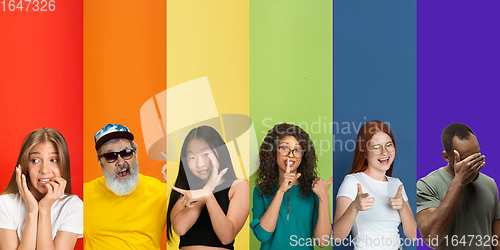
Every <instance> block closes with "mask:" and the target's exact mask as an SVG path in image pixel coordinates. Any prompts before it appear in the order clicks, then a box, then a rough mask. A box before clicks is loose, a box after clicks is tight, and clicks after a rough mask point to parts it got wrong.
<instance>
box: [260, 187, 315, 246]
mask: <svg viewBox="0 0 500 250" xmlns="http://www.w3.org/2000/svg"><path fill="white" fill-rule="evenodd" d="M277 188H278V185H276V190H277ZM289 190H290V193H289V195H290V197H289V198H290V201H289V206H288V201H287V193H285V194H284V195H283V201H282V202H281V207H280V212H279V215H278V221H277V222H276V228H275V229H274V231H273V232H268V231H266V230H264V228H262V226H261V225H260V218H261V217H262V216H263V215H264V213H265V212H266V211H267V209H268V208H269V206H270V205H271V202H272V201H273V198H274V195H272V196H270V197H262V196H261V195H259V189H258V187H255V188H254V190H253V208H252V213H253V221H252V222H250V227H251V228H252V231H253V233H254V235H255V237H256V238H257V239H258V240H259V241H260V242H261V245H260V249H262V250H267V249H313V248H314V247H313V246H314V228H315V227H316V220H317V219H318V207H319V199H318V196H317V195H316V194H315V193H313V192H312V191H311V193H310V194H309V195H308V196H307V197H305V198H304V199H302V197H300V195H299V186H298V185H294V186H292V187H291V188H290V189H289ZM288 207H289V217H288V220H287V210H288Z"/></svg>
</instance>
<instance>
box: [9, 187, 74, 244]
mask: <svg viewBox="0 0 500 250" xmlns="http://www.w3.org/2000/svg"><path fill="white" fill-rule="evenodd" d="M50 210H51V211H50V219H51V220H52V223H51V225H52V240H54V238H55V237H56V234H57V231H66V232H71V233H76V234H78V238H82V237H83V202H82V200H80V198H78V196H76V195H70V196H68V195H63V196H61V198H60V199H58V200H57V201H55V202H54V204H53V205H52V208H51V209H50ZM27 212H28V208H27V207H26V204H25V203H24V201H23V199H22V198H21V195H19V194H4V195H0V228H4V229H12V230H16V231H17V236H18V240H19V242H20V241H21V238H22V235H23V230H24V223H25V221H26V214H27Z"/></svg>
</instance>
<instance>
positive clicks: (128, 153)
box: [99, 148, 135, 163]
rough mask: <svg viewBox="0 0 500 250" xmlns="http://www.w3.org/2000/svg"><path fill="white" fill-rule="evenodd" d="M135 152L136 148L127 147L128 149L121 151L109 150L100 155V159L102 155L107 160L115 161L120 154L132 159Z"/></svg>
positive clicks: (125, 158)
mask: <svg viewBox="0 0 500 250" xmlns="http://www.w3.org/2000/svg"><path fill="white" fill-rule="evenodd" d="M134 152H135V149H133V148H127V149H124V150H122V151H120V152H109V153H105V154H102V155H99V159H101V157H104V159H105V160H106V162H108V163H113V162H115V161H116V160H118V155H120V156H121V157H122V159H124V160H130V159H132V157H134Z"/></svg>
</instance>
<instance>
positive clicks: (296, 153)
mask: <svg viewBox="0 0 500 250" xmlns="http://www.w3.org/2000/svg"><path fill="white" fill-rule="evenodd" d="M278 152H279V153H280V155H281V156H283V157H287V156H288V155H290V152H291V153H292V155H293V157H295V158H302V156H304V153H305V150H304V149H300V148H296V149H294V150H291V149H290V148H288V147H285V146H281V147H278Z"/></svg>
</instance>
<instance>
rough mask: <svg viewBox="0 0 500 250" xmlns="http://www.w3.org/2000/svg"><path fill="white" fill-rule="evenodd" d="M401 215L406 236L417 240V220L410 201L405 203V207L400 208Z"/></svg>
mask: <svg viewBox="0 0 500 250" xmlns="http://www.w3.org/2000/svg"><path fill="white" fill-rule="evenodd" d="M399 215H400V216H401V224H402V225H403V232H404V234H405V236H406V238H410V239H412V240H416V239H417V222H416V221H415V217H413V212H412V211H411V207H410V203H408V201H406V202H405V203H404V208H403V209H401V210H399Z"/></svg>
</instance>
